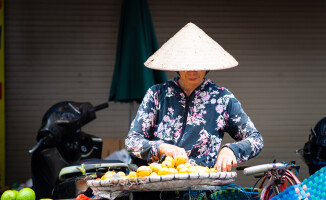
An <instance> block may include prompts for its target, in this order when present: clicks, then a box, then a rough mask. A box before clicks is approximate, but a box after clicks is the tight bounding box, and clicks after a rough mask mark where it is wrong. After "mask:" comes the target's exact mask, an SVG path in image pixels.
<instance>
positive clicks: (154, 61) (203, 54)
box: [145, 23, 238, 71]
mask: <svg viewBox="0 0 326 200" xmlns="http://www.w3.org/2000/svg"><path fill="white" fill-rule="evenodd" d="M237 65H238V62H237V61H236V60H235V59H234V58H233V57H232V56H231V55H230V54H229V53H228V52H226V51H225V50H224V49H223V48H222V47H221V46H220V45H219V44H218V43H217V42H215V41H214V40H213V39H212V38H211V37H209V36H208V35H207V34H206V33H205V32H204V31H203V30H201V29H200V28H198V27H197V26H196V25H195V24H193V23H188V24H187V25H186V26H184V27H183V28H182V29H181V30H180V31H178V32H177V33H176V34H175V35H174V36H173V37H172V38H170V39H169V40H168V41H167V42H166V43H165V44H163V46H162V47H161V48H160V49H159V50H157V51H156V52H155V53H154V54H153V55H152V56H151V57H149V58H148V59H147V61H146V62H145V66H146V67H148V68H151V69H156V70H164V71H199V70H207V71H209V70H221V69H227V68H231V67H235V66H237Z"/></svg>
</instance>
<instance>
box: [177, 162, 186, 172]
mask: <svg viewBox="0 0 326 200" xmlns="http://www.w3.org/2000/svg"><path fill="white" fill-rule="evenodd" d="M181 168H187V167H186V165H185V164H180V165H178V166H177V167H176V169H177V170H178V171H179V170H180V169H181Z"/></svg>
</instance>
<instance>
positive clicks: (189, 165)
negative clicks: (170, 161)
mask: <svg viewBox="0 0 326 200" xmlns="http://www.w3.org/2000/svg"><path fill="white" fill-rule="evenodd" d="M192 166H193V165H192V164H190V163H185V167H187V168H189V167H192Z"/></svg>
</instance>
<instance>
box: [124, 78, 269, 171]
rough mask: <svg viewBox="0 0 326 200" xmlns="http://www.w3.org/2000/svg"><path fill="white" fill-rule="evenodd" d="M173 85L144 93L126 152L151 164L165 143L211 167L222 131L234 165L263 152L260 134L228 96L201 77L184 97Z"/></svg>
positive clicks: (169, 84)
mask: <svg viewBox="0 0 326 200" xmlns="http://www.w3.org/2000/svg"><path fill="white" fill-rule="evenodd" d="M177 80H178V78H174V79H171V80H169V81H167V82H165V83H163V84H159V85H155V86H153V87H151V88H150V89H149V90H148V91H147V93H146V95H145V97H144V99H143V101H142V103H141V105H140V107H139V109H138V112H137V116H136V117H135V119H134V120H133V122H132V124H131V128H130V131H129V133H128V136H127V138H126V141H125V143H126V148H127V150H128V151H129V152H130V153H132V154H133V155H134V156H136V157H138V158H140V159H142V160H146V161H147V162H153V161H156V160H159V159H160V155H159V145H160V143H162V142H165V143H169V144H173V145H176V146H179V147H182V148H184V149H185V150H186V152H187V154H188V156H189V161H190V162H195V163H196V164H199V165H203V166H208V167H213V166H214V165H215V163H216V160H217V155H218V150H219V148H220V145H221V142H222V139H223V136H224V132H228V133H229V134H230V136H231V137H232V138H234V139H235V140H236V142H235V143H228V144H225V145H224V146H227V147H229V148H230V149H232V150H233V152H234V154H235V156H236V158H237V162H238V163H241V162H243V161H246V160H248V159H250V158H252V157H254V156H256V155H257V154H258V153H259V152H260V151H261V149H262V147H263V144H264V142H263V138H262V136H261V134H260V133H259V132H258V131H257V129H256V128H255V126H254V124H253V123H252V121H251V120H250V118H249V117H248V115H247V114H246V113H245V112H244V111H243V109H242V107H241V104H240V102H239V101H238V100H237V99H236V98H235V97H234V95H233V94H232V93H231V92H230V91H228V90H227V89H226V88H223V87H219V86H217V85H216V84H215V83H213V82H212V81H211V80H209V79H206V78H205V79H204V82H203V83H202V84H201V85H200V86H199V87H198V88H197V89H195V90H194V91H193V92H192V94H191V95H190V96H189V97H187V96H186V94H185V92H184V91H183V90H182V89H181V88H180V86H179V85H178V82H177Z"/></svg>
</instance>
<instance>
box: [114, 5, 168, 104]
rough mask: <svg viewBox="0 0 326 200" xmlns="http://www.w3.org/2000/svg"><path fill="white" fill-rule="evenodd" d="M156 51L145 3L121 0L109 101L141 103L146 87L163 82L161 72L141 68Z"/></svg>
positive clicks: (163, 77)
mask: <svg viewBox="0 0 326 200" xmlns="http://www.w3.org/2000/svg"><path fill="white" fill-rule="evenodd" d="M157 49H158V44H157V40H156V35H155V32H154V27H153V24H152V19H151V15H150V11H149V7H148V4H147V0H124V1H123V2H122V9H121V17H120V27H119V36H118V44H117V52H116V63H115V69H114V74H113V79H112V84H111V90H110V97H109V101H115V102H132V101H137V102H141V100H142V99H143V97H144V95H145V93H146V91H147V90H148V88H150V87H151V86H153V85H155V84H158V83H163V82H165V81H166V80H167V78H166V75H165V72H164V71H157V70H151V69H149V68H147V67H145V66H144V62H145V61H146V60H147V58H148V57H150V56H151V55H152V54H153V53H154V52H155V51H156V50H157Z"/></svg>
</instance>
